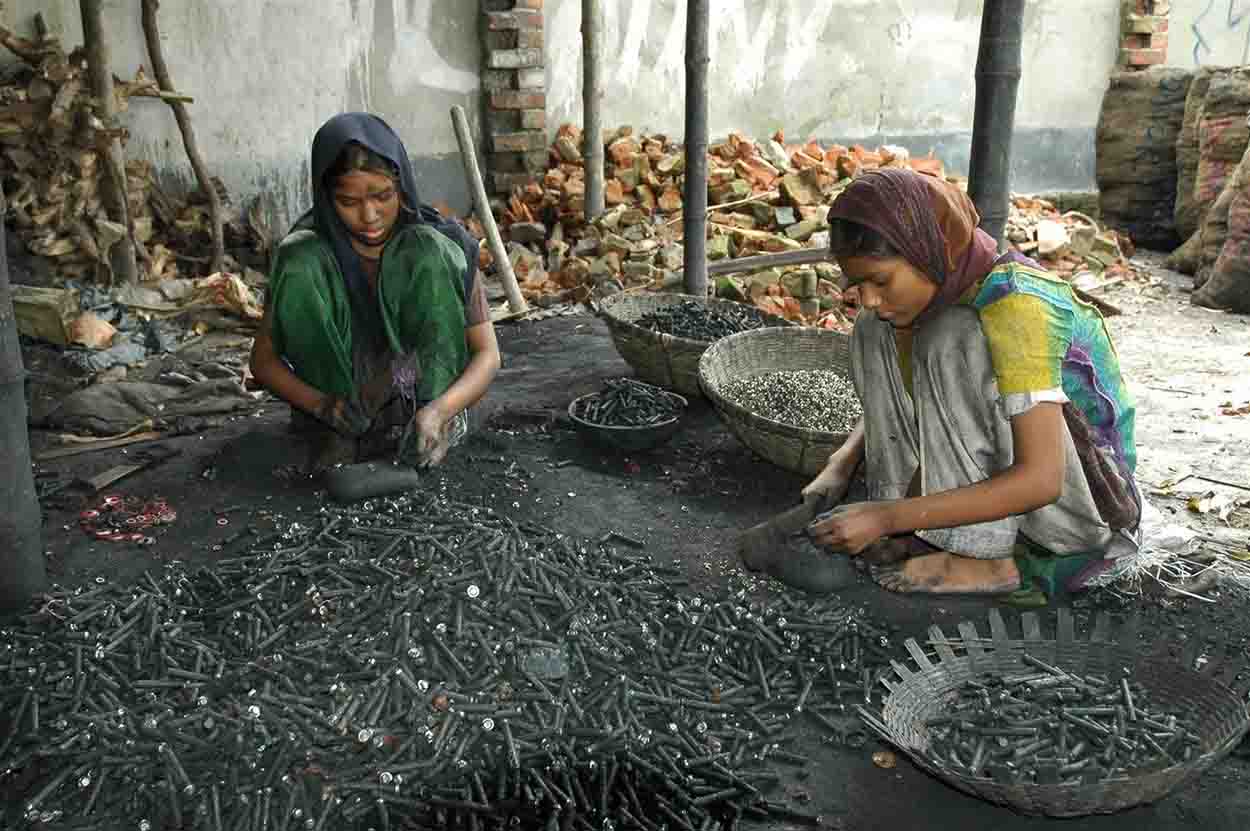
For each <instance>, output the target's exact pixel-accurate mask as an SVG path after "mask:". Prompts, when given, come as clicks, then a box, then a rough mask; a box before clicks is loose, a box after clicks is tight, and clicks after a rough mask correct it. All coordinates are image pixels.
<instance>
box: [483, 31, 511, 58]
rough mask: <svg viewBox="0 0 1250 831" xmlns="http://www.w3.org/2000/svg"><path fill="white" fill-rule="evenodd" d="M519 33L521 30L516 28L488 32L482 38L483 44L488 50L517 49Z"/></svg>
mask: <svg viewBox="0 0 1250 831" xmlns="http://www.w3.org/2000/svg"><path fill="white" fill-rule="evenodd" d="M518 34H519V32H517V30H516V29H510V30H504V31H491V32H486V33H484V36H483V38H482V45H483V46H485V47H486V51H488V52H502V51H503V50H505V49H516V48H517V35H518Z"/></svg>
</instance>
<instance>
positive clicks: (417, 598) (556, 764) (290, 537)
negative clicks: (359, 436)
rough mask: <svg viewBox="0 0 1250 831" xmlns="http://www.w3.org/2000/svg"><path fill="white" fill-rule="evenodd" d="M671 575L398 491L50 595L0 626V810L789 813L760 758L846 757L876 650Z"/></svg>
mask: <svg viewBox="0 0 1250 831" xmlns="http://www.w3.org/2000/svg"><path fill="white" fill-rule="evenodd" d="M684 583H685V581H684V579H681V578H680V577H679V576H678V572H677V570H676V569H674V568H671V567H662V566H659V565H657V564H655V563H654V562H653V561H652V560H651V559H650V558H649V557H648V556H645V555H642V554H640V553H638V552H636V551H630V552H628V553H624V552H621V551H618V550H616V549H615V548H613V547H611V546H602V547H600V548H597V549H587V548H586V547H584V546H582V545H579V544H576V543H575V542H574V541H573V540H572V539H570V538H568V537H566V536H563V535H561V534H559V533H556V532H554V531H552V530H550V529H546V528H541V527H537V526H534V525H529V524H525V523H514V522H512V521H510V520H508V519H506V518H504V517H502V516H500V515H497V514H495V513H494V512H492V511H491V510H489V509H479V508H477V507H473V506H470V505H465V504H461V503H454V502H450V501H448V500H446V499H438V498H436V497H433V496H421V497H408V496H405V497H401V498H397V499H392V500H379V501H376V502H373V503H370V502H366V503H362V505H361V507H360V509H348V510H341V511H329V510H327V509H322V510H321V513H320V514H319V515H317V516H316V521H315V522H314V523H312V525H311V526H310V527H304V526H300V525H299V524H296V525H292V526H291V527H290V528H289V529H288V530H287V531H286V532H285V533H284V534H282V535H281V536H280V537H275V538H272V539H268V540H263V541H260V542H258V543H257V545H256V547H255V548H253V549H252V551H251V553H249V554H247V555H246V556H240V557H236V558H232V559H225V560H221V561H219V562H218V563H216V564H214V565H213V566H212V567H211V568H199V569H195V570H190V571H187V570H184V569H181V568H179V567H177V566H170V567H167V569H166V571H165V573H164V574H162V575H161V576H159V577H156V576H152V575H150V574H145V576H144V578H143V580H142V581H140V582H139V583H138V584H136V585H129V586H122V585H116V584H113V583H110V582H107V581H105V580H104V578H97V579H96V583H95V584H94V585H88V586H87V587H85V588H80V589H76V590H60V589H58V590H55V591H53V592H51V593H49V594H47V595H46V596H44V598H43V601H42V605H41V607H40V608H39V609H38V610H37V611H36V612H34V613H32V614H30V615H28V616H27V617H26V618H25V619H24V620H23V622H22V624H21V625H20V626H18V627H16V628H13V629H8V630H4V631H0V681H2V683H0V688H2V689H3V691H4V692H3V693H0V698H2V700H0V712H2V713H5V714H6V716H7V717H5V718H4V719H3V721H0V730H2V731H3V732H2V733H0V793H4V794H5V796H6V797H7V799H6V804H8V805H9V806H11V810H14V809H15V810H16V811H17V812H18V814H19V815H20V816H21V817H24V818H25V819H26V820H27V821H30V822H40V823H43V825H44V827H47V828H58V829H59V828H65V829H82V831H85V829H102V830H103V829H108V831H115V829H131V828H134V829H139V831H160V829H164V828H184V829H210V830H211V831H226V830H227V829H277V830H278V831H281V830H282V829H301V828H302V829H312V831H317V830H318V829H329V828H333V829H340V828H353V827H359V828H365V827H368V828H377V829H388V828H397V827H401V826H402V827H405V828H407V827H415V828H423V827H424V828H447V827H453V826H455V827H464V828H470V829H478V828H482V829H493V828H499V829H502V828H549V827H550V828H555V827H560V828H581V829H592V828H593V829H596V830H598V829H603V828H614V827H620V828H643V829H658V828H660V827H663V826H664V825H667V827H668V828H670V829H678V828H680V829H711V828H733V827H736V826H737V823H738V821H739V819H741V818H748V819H760V820H772V821H775V820H777V819H789V820H792V821H803V820H804V819H806V820H808V821H810V820H812V818H811V817H806V818H805V817H803V816H802V815H801V814H798V813H796V812H795V811H793V810H791V809H790V808H788V807H787V806H786V805H785V804H783V803H782V802H780V801H776V800H771V799H769V798H768V794H769V792H770V790H771V789H772V788H774V787H775V786H776V784H777V782H778V780H779V778H780V776H779V774H778V772H777V771H776V770H774V769H772V768H771V764H772V763H780V764H786V765H803V764H806V762H807V760H806V759H804V758H802V757H800V756H796V755H794V754H793V753H790V752H787V751H783V750H782V749H781V748H782V747H783V746H785V745H786V743H787V741H788V737H791V736H793V735H794V734H795V732H796V731H797V730H799V729H801V728H802V729H805V730H810V729H811V728H813V727H814V728H817V729H818V730H819V731H821V732H822V733H824V734H826V735H827V737H828V739H829V740H834V741H837V742H840V743H845V744H847V745H850V746H860V745H862V744H863V743H864V741H865V736H864V733H863V732H862V730H861V727H860V724H859V721H858V718H856V717H854V716H853V715H852V713H853V710H854V705H855V704H857V703H871V702H873V701H876V702H878V703H879V702H880V700H881V695H882V692H883V691H884V687H882V686H880V685H879V684H878V683H877V681H878V680H879V677H880V676H881V674H882V673H884V672H885V671H887V670H888V659H889V657H890V651H889V649H888V647H889V644H890V640H889V635H888V633H887V632H886V631H884V630H883V629H881V628H879V627H876V626H874V625H873V624H871V623H870V622H868V621H867V620H865V619H864V617H863V613H862V611H860V610H854V609H849V608H846V607H841V606H838V605H836V604H835V603H833V602H831V601H827V600H825V601H810V600H806V599H803V600H799V599H794V598H790V597H788V596H783V597H782V598H781V599H779V600H776V601H771V602H770V604H769V605H768V606H767V607H762V606H760V605H752V604H749V603H748V602H747V600H746V599H745V597H744V596H742V594H741V593H740V594H739V595H738V596H731V597H722V598H720V599H711V598H702V597H699V596H697V595H695V594H693V593H691V592H690V591H689V590H688V589H686V588H684ZM5 724H7V728H6V727H5V726H4V725H5ZM12 819H13V820H14V821H15V820H16V817H13V818H12ZM6 827H12V826H11V825H6Z"/></svg>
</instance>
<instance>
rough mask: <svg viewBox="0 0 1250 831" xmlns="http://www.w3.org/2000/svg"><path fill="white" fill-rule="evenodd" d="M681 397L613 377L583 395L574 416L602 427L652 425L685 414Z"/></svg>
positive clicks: (576, 403) (639, 383) (646, 385)
mask: <svg viewBox="0 0 1250 831" xmlns="http://www.w3.org/2000/svg"><path fill="white" fill-rule="evenodd" d="M681 411H682V403H681V399H680V398H678V397H677V396H675V395H673V394H672V393H669V392H665V391H664V390H662V389H660V388H659V387H653V386H651V385H650V384H644V383H642V382H641V381H635V380H634V379H633V378H610V379H608V380H607V381H605V382H604V385H603V390H602V391H600V392H597V393H595V394H594V395H587V396H583V397H582V398H579V399H577V401H576V402H574V405H573V415H575V416H577V417H578V418H580V419H582V420H583V421H586V422H589V423H590V424H596V425H599V426H600V427H651V426H654V425H656V424H663V423H664V422H666V421H671V420H672V419H674V418H677V417H678V416H679V415H681Z"/></svg>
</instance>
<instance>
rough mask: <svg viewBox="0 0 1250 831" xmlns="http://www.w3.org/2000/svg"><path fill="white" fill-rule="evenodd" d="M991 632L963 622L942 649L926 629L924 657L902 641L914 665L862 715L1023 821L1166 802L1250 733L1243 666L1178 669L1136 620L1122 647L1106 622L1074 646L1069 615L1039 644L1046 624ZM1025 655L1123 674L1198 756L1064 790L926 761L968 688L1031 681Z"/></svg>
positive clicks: (1191, 663) (934, 769)
mask: <svg viewBox="0 0 1250 831" xmlns="http://www.w3.org/2000/svg"><path fill="white" fill-rule="evenodd" d="M989 622H990V629H991V636H990V637H989V638H985V637H983V636H982V635H980V634H979V633H978V632H977V629H976V627H975V625H973V624H972V623H968V622H964V623H961V624H960V625H959V637H958V638H957V639H954V640H948V639H947V637H946V636H945V635H944V634H943V632H942V630H941V629H940V628H939V627H937V626H933V627H931V628H930V629H929V638H928V640H929V643H930V644H931V645H932V646H933V647H935V649H933V648H932V647H931V649H930V650H926V649H925V648H922V647H921V646H920V645H919V644H917V643H916V641H915V640H908V641H907V642H906V644H905V645H906V647H907V651H908V652H909V653H910V654H911V656H912V659H913V661H914V664H912V665H911V666H907V665H904V664H902V663H899V662H895V664H894V670H895V673H896V676H895V677H894V678H893V679H883V683H884V684H885V685H886V686H887V687H888V688H889V689H890V690H891V693H890V695H889V696H887V698H886V699H885V701H884V703H883V704H882V707H881V710H880V712H869V711H867V710H865V709H864V708H862V707H861V708H859V710H860V714H861V715H862V716H863V718H864V720H865V721H866V722H867V723H868V725H869V726H870V727H871V728H872V729H873V730H875V731H876V732H877V733H879V734H880V735H881V736H882V737H883V738H885V739H886V740H887V741H889V742H890V743H892V744H894V745H896V746H897V747H899V748H900V749H902V750H903V751H904V752H906V753H907V755H908V756H910V757H911V759H912V761H914V762H915V763H916V764H917V765H919V766H920V767H922V768H924V769H925V770H927V771H928V772H930V773H932V774H933V775H934V776H937V777H938V778H940V779H942V780H943V781H945V782H946V783H947V784H950V785H952V786H954V787H956V788H958V789H959V790H961V791H964V792H966V793H969V794H972V795H973V796H979V797H981V798H982V799H986V800H989V801H990V802H994V803H997V804H999V805H1004V806H1007V807H1010V808H1012V809H1014V810H1016V811H1019V812H1021V813H1025V814H1034V815H1044V816H1052V817H1076V816H1085V815H1088V814H1106V813H1112V812H1115V811H1120V810H1124V809H1126V808H1131V807H1133V806H1135V805H1143V804H1146V803H1150V802H1153V801H1155V800H1157V799H1160V798H1162V797H1164V796H1165V795H1167V794H1168V793H1170V792H1171V791H1173V790H1174V789H1176V788H1177V787H1179V786H1180V785H1182V784H1184V783H1185V782H1187V781H1189V780H1191V779H1193V778H1194V777H1196V776H1198V775H1199V774H1201V773H1202V772H1203V771H1205V770H1206V769H1207V768H1209V767H1210V766H1211V765H1212V764H1214V763H1215V762H1216V761H1218V760H1219V759H1221V758H1223V757H1224V756H1225V755H1226V754H1227V753H1229V752H1230V751H1231V750H1233V749H1234V748H1235V747H1236V746H1237V744H1238V743H1239V742H1241V740H1242V739H1243V738H1244V736H1245V734H1246V728H1247V724H1248V723H1250V714H1248V713H1247V707H1246V696H1245V694H1244V691H1242V693H1241V694H1239V693H1237V692H1234V690H1233V689H1232V687H1231V686H1230V685H1231V684H1232V682H1233V678H1234V676H1235V675H1236V673H1237V670H1238V669H1239V668H1241V667H1240V665H1239V664H1222V662H1221V660H1220V656H1216V657H1213V658H1211V659H1210V660H1207V661H1205V662H1203V661H1199V660H1197V658H1198V656H1197V655H1196V654H1194V653H1193V652H1190V653H1189V654H1188V655H1186V656H1184V657H1182V658H1180V659H1179V660H1178V659H1177V658H1174V657H1171V655H1170V650H1169V644H1168V642H1167V640H1166V639H1159V638H1153V639H1152V640H1151V641H1150V642H1149V643H1143V642H1140V640H1139V638H1138V635H1137V630H1138V629H1139V623H1138V622H1137V621H1136V619H1133V620H1130V621H1129V622H1128V624H1127V625H1126V626H1124V627H1123V629H1122V630H1121V632H1120V633H1119V635H1118V639H1113V638H1112V636H1111V622H1110V619H1109V618H1108V617H1107V616H1106V615H1105V613H1104V614H1103V615H1101V616H1100V617H1099V619H1098V620H1097V622H1096V623H1095V625H1094V628H1093V630H1092V632H1091V633H1090V635H1089V637H1088V639H1082V638H1078V637H1077V635H1076V633H1075V625H1074V621H1073V617H1072V615H1071V613H1070V612H1069V611H1068V610H1067V609H1060V610H1059V612H1058V615H1057V617H1056V619H1055V621H1054V623H1055V630H1054V631H1053V632H1051V633H1049V634H1047V635H1043V634H1042V628H1041V627H1042V620H1041V619H1040V618H1039V617H1038V616H1037V615H1036V614H1034V613H1032V612H1027V613H1025V614H1023V615H1021V623H1022V628H1023V632H1022V633H1020V634H1017V633H1012V632H1009V630H1008V626H1007V624H1006V622H1005V621H1004V620H1003V618H1002V616H1001V615H1000V614H999V613H998V611H997V610H991V612H990V615H989ZM1117 640H1118V642H1117ZM1194 640H1195V641H1199V642H1200V641H1201V639H1200V638H1197V639H1194ZM1221 652H1222V650H1221ZM1025 653H1028V654H1029V655H1030V656H1031V657H1032V658H1037V659H1039V660H1041V661H1044V662H1046V663H1048V664H1050V665H1051V666H1055V667H1058V668H1059V669H1061V670H1063V671H1066V672H1071V673H1075V674H1078V675H1101V676H1105V677H1107V678H1118V677H1121V673H1123V672H1124V671H1125V670H1127V671H1128V672H1129V673H1130V674H1131V678H1132V680H1133V681H1134V682H1137V683H1140V684H1141V685H1142V686H1143V687H1144V688H1145V690H1146V692H1147V693H1148V695H1149V699H1150V701H1151V706H1152V707H1153V708H1157V709H1159V710H1162V711H1166V712H1168V713H1174V714H1176V715H1178V716H1180V717H1182V718H1185V719H1186V720H1189V721H1190V724H1191V729H1192V732H1194V733H1195V734H1196V735H1197V737H1198V744H1197V747H1196V749H1197V752H1196V753H1194V754H1193V756H1192V757H1191V758H1190V760H1189V761H1186V762H1176V763H1174V764H1172V765H1171V766H1169V767H1165V768H1161V769H1156V770H1153V771H1149V772H1145V773H1140V774H1128V775H1121V776H1114V775H1113V776H1110V777H1109V778H1106V779H1101V780H1100V781H1093V782H1080V783H1078V782H1075V781H1072V782H1069V783H1065V784H1036V783H1025V782H1020V783H1003V782H999V781H995V780H991V779H989V778H985V777H979V776H973V775H971V774H969V773H967V772H965V771H964V770H961V769H955V768H954V767H953V766H948V765H947V764H942V763H938V762H936V761H935V760H934V759H933V758H932V757H930V756H929V755H928V753H926V749H927V747H928V745H929V732H928V727H927V726H926V724H927V723H928V722H929V721H931V720H932V719H935V718H938V717H940V716H941V715H942V714H943V713H945V712H946V710H947V706H948V702H949V701H950V700H952V699H953V698H954V697H955V696H956V693H957V691H958V690H959V689H961V688H962V687H963V685H964V684H965V682H967V681H976V680H978V679H984V678H985V677H986V676H989V675H1003V674H1019V673H1020V672H1021V671H1024V672H1026V673H1027V672H1030V671H1036V670H1031V669H1030V667H1029V665H1027V664H1025V663H1024V661H1023V660H1022V656H1023V655H1024V654H1025Z"/></svg>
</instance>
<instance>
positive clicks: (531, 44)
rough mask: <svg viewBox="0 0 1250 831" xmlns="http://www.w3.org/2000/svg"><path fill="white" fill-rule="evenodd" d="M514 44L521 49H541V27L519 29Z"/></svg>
mask: <svg viewBox="0 0 1250 831" xmlns="http://www.w3.org/2000/svg"><path fill="white" fill-rule="evenodd" d="M516 45H517V46H518V47H520V48H521V49H542V48H543V30H542V29H521V30H519V31H518V32H517V33H516Z"/></svg>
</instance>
